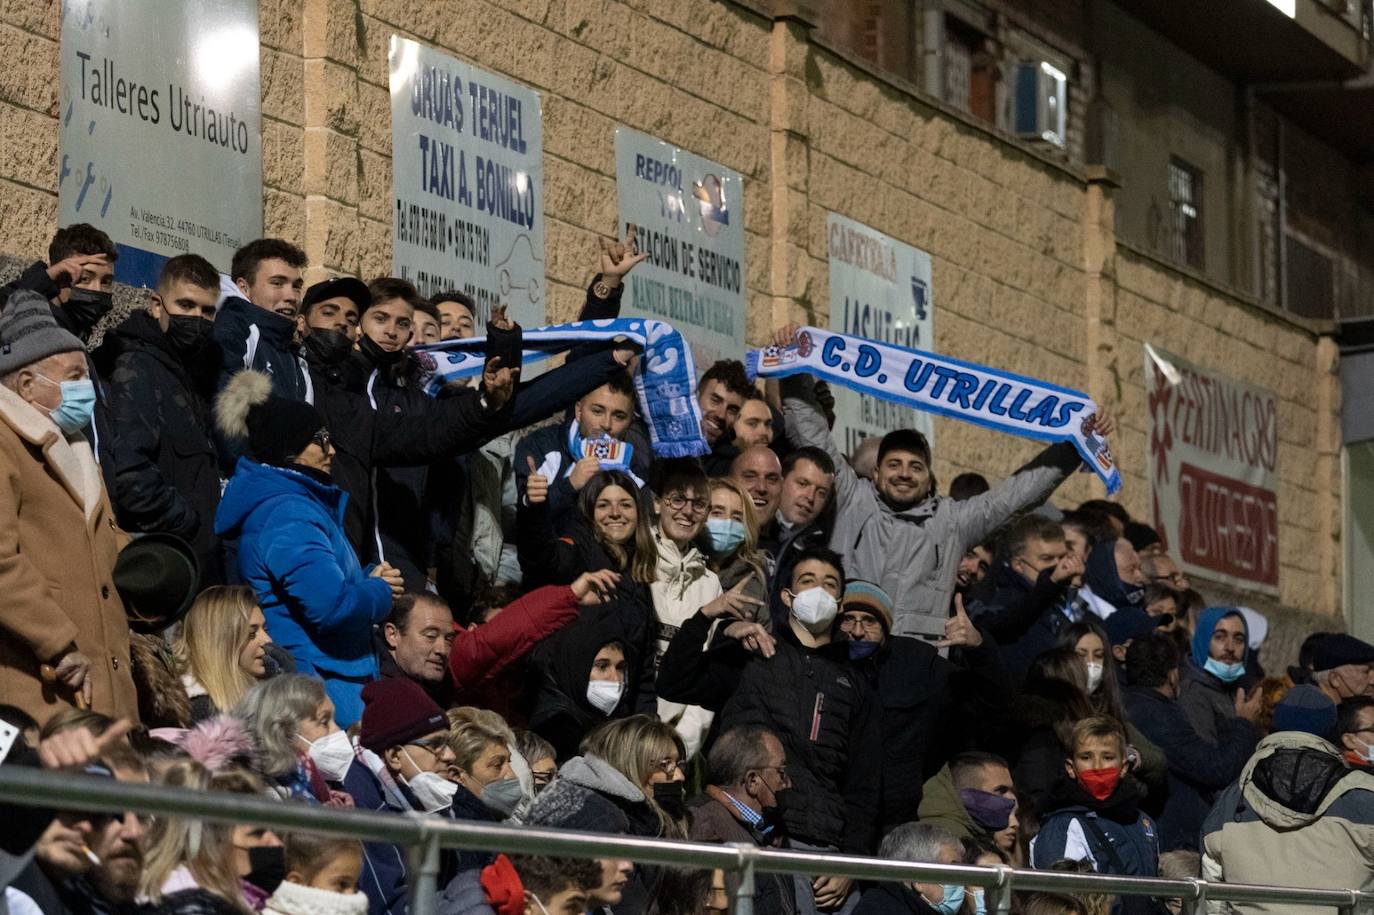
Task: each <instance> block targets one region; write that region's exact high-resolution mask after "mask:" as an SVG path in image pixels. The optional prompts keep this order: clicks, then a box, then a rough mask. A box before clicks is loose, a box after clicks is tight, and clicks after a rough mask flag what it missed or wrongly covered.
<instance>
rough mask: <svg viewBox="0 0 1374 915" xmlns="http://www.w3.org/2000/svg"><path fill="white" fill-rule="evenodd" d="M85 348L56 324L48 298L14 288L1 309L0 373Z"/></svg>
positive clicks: (30, 291) (4, 373) (6, 373)
mask: <svg viewBox="0 0 1374 915" xmlns="http://www.w3.org/2000/svg"><path fill="white" fill-rule="evenodd" d="M84 349H85V347H84V346H82V344H81V341H80V340H79V339H78V338H77V337H76V335H75V334H73V333H71V332H70V331H66V330H63V329H62V328H61V327H59V326H58V325H57V319H56V318H54V317H53V316H52V306H51V305H49V304H48V300H47V299H45V298H43V297H42V296H41V295H39V294H38V293H36V292H34V291H33V290H31V289H20V290H18V291H16V292H15V293H14V294H13V295H11V296H10V298H9V301H8V302H7V303H6V304H5V307H4V311H0V375H8V374H9V373H10V372H16V371H18V370H19V369H22V368H23V367H24V366H26V365H32V364H33V363H35V362H39V361H41V360H43V359H46V358H48V357H49V356H56V355H57V354H58V353H79V352H81V351H82V350H84Z"/></svg>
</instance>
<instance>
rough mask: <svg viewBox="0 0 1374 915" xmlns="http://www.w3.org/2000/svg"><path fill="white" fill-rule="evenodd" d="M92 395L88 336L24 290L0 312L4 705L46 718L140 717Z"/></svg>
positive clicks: (0, 675) (0, 678) (117, 538)
mask: <svg viewBox="0 0 1374 915" xmlns="http://www.w3.org/2000/svg"><path fill="white" fill-rule="evenodd" d="M95 400H96V395H95V387H94V385H93V383H92V382H91V379H90V375H89V372H88V367H87V361H86V353H85V349H84V348H83V346H82V344H81V341H80V340H79V339H77V337H76V336H74V335H73V334H71V333H70V332H68V331H65V330H63V329H62V328H60V327H58V325H57V322H56V321H55V320H54V319H53V314H52V309H51V308H50V307H49V305H48V302H47V301H46V300H45V299H44V298H43V297H42V296H41V295H39V294H37V293H34V292H29V291H20V292H17V293H15V294H14V295H13V296H12V297H11V298H10V300H9V303H8V304H7V306H6V307H5V309H4V311H3V312H0V466H3V469H4V472H3V479H4V481H5V482H4V485H3V486H0V531H4V537H3V539H0V593H3V594H4V595H5V600H4V603H3V607H2V608H0V627H3V629H4V630H5V633H6V638H5V639H3V640H0V703H5V704H9V705H14V706H17V707H18V708H20V709H22V710H23V711H25V712H27V713H28V714H29V715H30V716H32V717H33V718H34V719H35V720H38V721H46V720H47V719H48V718H50V717H52V715H53V713H55V712H57V711H60V710H61V709H62V708H64V707H67V706H73V705H77V704H78V703H79V702H80V701H84V702H86V703H89V705H90V707H91V708H93V709H95V710H96V711H99V712H102V713H104V714H108V715H112V716H116V717H128V718H131V719H134V720H137V718H138V704H137V697H136V695H135V691H134V683H133V679H132V678H131V676H130V670H129V627H128V623H127V621H126V619H125V614H124V604H123V602H122V601H121V600H120V597H119V593H118V591H117V590H116V588H115V586H114V581H113V572H114V565H115V557H116V555H117V554H118V552H119V547H120V545H121V540H122V537H123V535H122V533H121V532H120V531H119V530H118V529H117V528H116V526H115V519H114V512H113V510H112V509H111V507H110V503H109V499H108V498H107V497H106V493H105V487H104V484H103V482H102V480H101V476H100V470H99V468H97V466H96V463H95V457H94V455H93V453H92V446H91V443H90V442H89V441H88V440H87V439H86V437H85V436H84V435H83V432H82V430H84V429H86V428H87V427H88V426H89V425H90V421H91V412H92V410H93V408H94V406H95ZM45 669H46V673H47V674H48V676H47V677H46V678H45V677H44V673H45Z"/></svg>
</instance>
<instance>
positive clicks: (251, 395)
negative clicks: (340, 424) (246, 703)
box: [215, 371, 403, 727]
mask: <svg viewBox="0 0 1374 915" xmlns="http://www.w3.org/2000/svg"><path fill="white" fill-rule="evenodd" d="M215 413H216V422H217V423H218V424H219V427H220V429H221V431H222V432H223V433H224V434H225V435H227V436H231V437H234V438H237V439H240V440H245V441H247V443H248V451H249V453H250V454H251V455H252V457H251V458H247V457H245V458H240V459H239V462H238V466H237V467H236V469H235V471H234V476H233V478H231V479H230V480H229V484H228V485H227V486H226V487H225V490H224V498H223V499H222V500H221V501H220V505H219V510H218V512H217V514H216V516H215V532H216V533H217V534H219V535H220V536H227V537H234V538H237V539H238V541H239V547H238V566H239V573H240V575H241V576H242V580H243V581H244V582H245V583H246V584H248V585H250V586H251V587H252V588H253V590H254V592H255V593H256V595H257V599H258V605H259V606H260V607H262V612H263V615H264V616H265V617H266V619H267V631H268V634H269V635H271V636H272V641H273V642H275V643H276V644H277V645H279V646H281V647H282V648H283V649H285V650H286V651H287V652H289V653H290V654H291V657H292V658H293V659H294V660H295V662H296V668H297V670H298V671H300V672H301V673H308V674H316V675H318V676H320V677H321V679H323V680H324V682H325V687H326V689H327V690H328V692H329V697H330V699H332V700H333V702H334V711H335V715H334V717H335V720H337V721H338V722H339V724H340V726H342V727H348V726H350V725H351V724H353V722H355V721H357V720H358V716H359V714H360V713H361V712H362V704H361V700H360V693H361V691H362V687H363V684H365V683H367V682H368V681H369V680H372V679H374V678H376V676H377V672H378V671H377V658H376V656H375V655H374V654H373V652H372V637H371V633H372V627H373V626H374V625H376V624H378V623H380V622H381V621H382V620H384V619H386V617H387V614H388V613H390V612H391V601H392V598H393V596H395V595H399V594H400V593H402V591H403V588H402V585H401V580H400V576H399V574H397V572H396V570H395V569H393V568H392V567H390V566H389V565H387V564H385V563H382V564H380V565H377V566H372V567H369V568H367V569H364V568H363V567H362V566H361V565H360V564H359V562H358V558H357V555H356V554H355V553H354V551H353V547H352V546H351V545H350V544H349V542H348V538H347V537H346V536H345V535H344V529H343V516H344V506H345V503H346V502H347V500H348V497H347V496H346V495H345V494H344V493H343V491H342V490H340V489H339V488H338V487H337V486H334V485H333V481H332V478H331V476H330V471H331V469H332V465H333V459H334V447H333V444H332V441H331V437H330V433H329V429H328V428H327V427H326V425H325V422H324V417H322V416H321V415H320V414H319V412H318V411H317V410H316V409H315V408H314V407H312V406H311V405H310V404H308V403H305V402H303V401H299V400H291V399H287V398H284V397H278V396H276V395H274V394H273V393H272V382H271V380H270V379H269V378H267V377H266V376H265V375H263V374H261V373H260V372H249V371H245V372H241V373H240V374H239V375H237V376H235V378H234V380H233V381H231V382H230V383H229V384H228V385H226V386H225V388H224V390H223V392H221V394H220V396H219V399H218V400H217V402H216V405H215Z"/></svg>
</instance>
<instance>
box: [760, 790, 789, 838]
mask: <svg viewBox="0 0 1374 915" xmlns="http://www.w3.org/2000/svg"><path fill="white" fill-rule="evenodd" d="M791 790H792V789H790V788H779V789H778V790H777V791H774V792H773V803H772V804H771V805H769V806H767V807H764V808H763V809H762V810H761V811H760V814H761V815H762V816H763V821H762V822H761V823H759V831H760V832H761V833H763V834H764V835H766V836H768V837H769V838H772V837H774V836H775V835H778V834H779V833H781V832H782V830H783V829H784V826H783V814H785V813H786V812H787V795H788V792H790V791H791Z"/></svg>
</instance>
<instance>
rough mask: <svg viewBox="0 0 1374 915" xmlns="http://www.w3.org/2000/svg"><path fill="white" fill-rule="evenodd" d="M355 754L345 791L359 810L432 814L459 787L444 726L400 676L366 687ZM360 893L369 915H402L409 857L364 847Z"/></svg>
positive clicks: (430, 703)
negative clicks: (448, 774)
mask: <svg viewBox="0 0 1374 915" xmlns="http://www.w3.org/2000/svg"><path fill="white" fill-rule="evenodd" d="M362 701H363V713H362V723H361V725H360V727H359V732H358V749H357V751H356V755H357V757H358V760H359V761H360V762H361V763H362V765H350V766H349V767H348V771H347V772H346V773H345V775H344V780H343V787H344V790H345V791H347V792H348V794H349V796H350V797H352V798H353V803H354V805H355V806H356V807H357V808H358V809H359V810H385V811H388V812H391V813H400V814H408V813H411V812H419V813H437V812H440V811H442V810H444V809H445V808H446V807H447V806H448V804H449V802H450V801H451V799H452V797H453V794H454V791H455V790H456V785H455V784H454V783H453V782H451V781H449V780H448V779H447V777H446V772H447V770H448V766H449V764H450V763H452V762H453V753H452V751H451V750H449V748H448V744H447V741H446V740H445V738H446V736H447V733H448V719H447V718H446V717H444V713H443V711H442V710H441V709H440V708H439V706H438V705H436V704H435V702H434V700H433V699H431V698H430V697H429V695H428V694H427V693H426V692H425V691H424V689H423V688H421V686H420V685H419V684H418V683H415V682H414V681H413V680H408V679H406V678H404V677H398V678H395V679H388V680H377V681H375V682H373V683H369V684H368V685H367V686H365V687H364V688H363V693H362ZM363 857H364V864H365V866H364V867H363V871H362V876H361V879H359V881H358V889H360V890H362V891H363V892H364V893H365V894H367V901H368V911H369V912H372V913H379V915H404V913H406V912H408V911H409V910H410V909H409V895H410V890H409V885H408V884H407V882H406V863H407V855H406V850H405V849H404V848H402V847H401V846H399V845H393V844H391V843H389V842H364V843H363Z"/></svg>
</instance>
